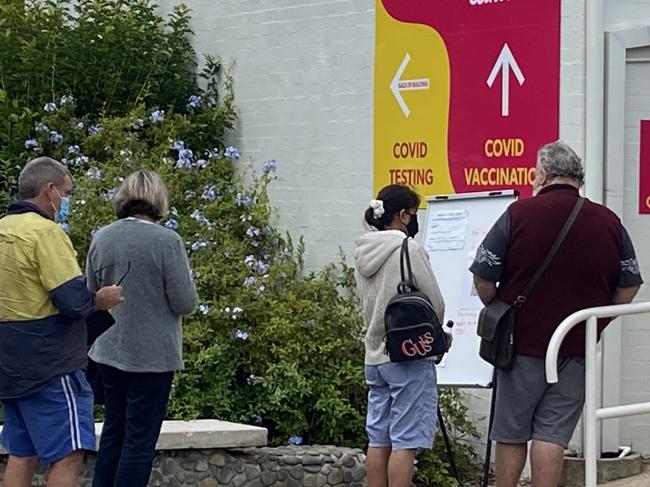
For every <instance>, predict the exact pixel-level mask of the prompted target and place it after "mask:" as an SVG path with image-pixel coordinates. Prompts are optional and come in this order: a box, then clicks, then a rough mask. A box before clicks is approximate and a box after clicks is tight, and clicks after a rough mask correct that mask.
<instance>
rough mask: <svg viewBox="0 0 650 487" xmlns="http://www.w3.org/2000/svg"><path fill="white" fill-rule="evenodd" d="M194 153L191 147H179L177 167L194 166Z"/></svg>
mask: <svg viewBox="0 0 650 487" xmlns="http://www.w3.org/2000/svg"><path fill="white" fill-rule="evenodd" d="M193 157H194V153H193V152H192V151H191V150H190V149H179V150H178V160H177V161H176V167H188V168H189V167H192V158H193Z"/></svg>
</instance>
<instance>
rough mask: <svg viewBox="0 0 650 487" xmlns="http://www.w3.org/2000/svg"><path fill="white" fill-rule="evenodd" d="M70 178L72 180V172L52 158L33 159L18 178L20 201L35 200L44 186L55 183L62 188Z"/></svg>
mask: <svg viewBox="0 0 650 487" xmlns="http://www.w3.org/2000/svg"><path fill="white" fill-rule="evenodd" d="M66 177H68V178H70V179H71V180H72V175H71V174H70V171H68V169H67V168H66V167H65V166H64V165H63V164H61V163H60V162H59V161H55V160H54V159H52V158H50V157H37V158H36V159H32V160H31V161H29V162H28V163H27V164H25V167H24V168H23V170H22V171H20V176H18V199H21V200H27V199H30V198H35V197H37V196H38V195H39V193H40V192H41V191H42V189H43V186H45V185H46V184H48V183H54V185H55V186H61V185H62V184H63V182H64V181H65V178H66Z"/></svg>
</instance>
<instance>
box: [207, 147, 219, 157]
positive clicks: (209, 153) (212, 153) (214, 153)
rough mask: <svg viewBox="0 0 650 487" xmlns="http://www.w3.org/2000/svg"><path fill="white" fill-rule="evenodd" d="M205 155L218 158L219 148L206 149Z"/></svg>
mask: <svg viewBox="0 0 650 487" xmlns="http://www.w3.org/2000/svg"><path fill="white" fill-rule="evenodd" d="M205 155H206V156H208V159H216V158H217V157H219V149H217V148H216V147H215V148H214V149H210V150H207V151H205Z"/></svg>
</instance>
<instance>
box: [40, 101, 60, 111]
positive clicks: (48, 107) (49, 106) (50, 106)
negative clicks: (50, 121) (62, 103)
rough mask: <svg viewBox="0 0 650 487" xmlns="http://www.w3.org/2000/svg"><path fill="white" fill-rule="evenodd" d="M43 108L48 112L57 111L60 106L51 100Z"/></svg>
mask: <svg viewBox="0 0 650 487" xmlns="http://www.w3.org/2000/svg"><path fill="white" fill-rule="evenodd" d="M43 110H45V111H46V112H56V111H57V110H58V108H57V107H56V103H52V102H49V103H46V104H45V106H44V107H43Z"/></svg>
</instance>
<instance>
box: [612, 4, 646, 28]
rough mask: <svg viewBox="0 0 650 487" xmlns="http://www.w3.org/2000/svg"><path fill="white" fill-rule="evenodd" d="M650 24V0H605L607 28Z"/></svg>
mask: <svg viewBox="0 0 650 487" xmlns="http://www.w3.org/2000/svg"><path fill="white" fill-rule="evenodd" d="M647 25H650V0H605V30H606V31H610V30H622V29H630V28H633V27H644V26H647Z"/></svg>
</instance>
